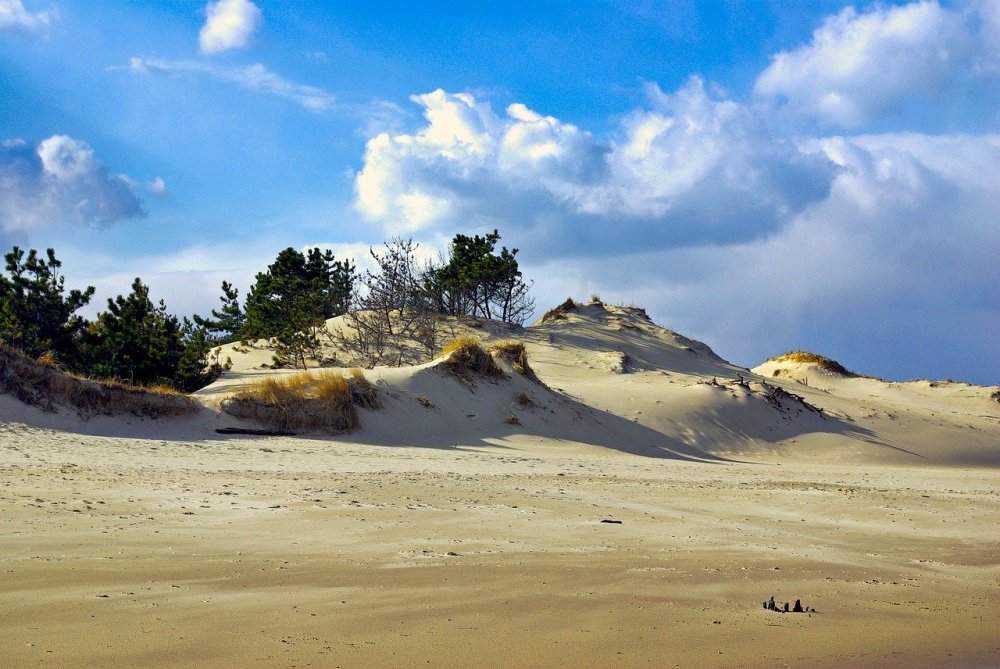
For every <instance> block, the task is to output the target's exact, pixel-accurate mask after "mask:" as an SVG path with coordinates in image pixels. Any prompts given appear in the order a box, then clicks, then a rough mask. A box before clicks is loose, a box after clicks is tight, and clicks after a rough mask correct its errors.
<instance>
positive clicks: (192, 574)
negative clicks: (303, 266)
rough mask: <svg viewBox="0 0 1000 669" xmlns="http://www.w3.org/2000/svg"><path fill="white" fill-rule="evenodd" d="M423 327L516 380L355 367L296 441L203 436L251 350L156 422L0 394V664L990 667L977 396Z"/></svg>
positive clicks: (258, 355)
mask: <svg viewBox="0 0 1000 669" xmlns="http://www.w3.org/2000/svg"><path fill="white" fill-rule="evenodd" d="M445 325H446V326H447V328H446V329H447V331H448V333H449V334H450V335H459V334H469V333H472V334H475V335H476V336H478V337H479V338H480V339H482V340H483V341H484V342H485V343H489V342H495V341H499V340H510V339H515V340H518V341H522V342H524V344H525V346H526V348H527V352H528V358H529V361H530V364H531V367H532V368H533V369H534V371H535V373H536V374H537V376H538V378H539V380H540V381H541V383H536V382H535V381H533V380H531V379H529V378H527V377H525V376H523V375H521V374H518V373H517V372H516V371H515V370H514V369H513V368H512V367H511V366H510V365H509V364H508V363H506V362H504V361H500V364H501V365H502V366H503V367H504V370H505V372H506V375H505V377H504V378H501V379H486V378H481V379H471V380H470V379H465V380H463V379H459V378H456V377H455V376H454V375H452V374H449V373H447V372H446V371H445V370H444V369H443V368H442V361H441V360H440V359H438V360H436V361H431V362H428V363H425V364H422V365H418V366H415V367H406V368H384V367H376V368H374V369H371V370H366V371H365V375H366V377H367V378H368V379H369V380H370V381H372V382H373V383H374V384H375V385H376V387H377V388H378V390H379V395H380V397H381V399H382V407H381V408H379V409H362V410H359V414H360V418H361V427H360V429H358V430H355V431H354V432H351V433H348V434H338V435H330V434H323V433H318V432H313V433H306V434H300V435H297V436H295V437H247V436H226V435H220V434H217V433H216V432H215V430H216V428H219V427H225V426H244V427H252V426H253V424H252V423H250V422H248V421H241V420H238V419H235V418H233V417H232V416H228V415H226V414H225V413H222V412H220V411H219V407H220V403H221V402H222V400H224V399H225V398H226V397H227V396H228V395H230V394H231V393H233V392H234V391H236V390H237V389H239V388H240V387H241V386H242V385H244V384H247V383H250V382H252V381H253V380H255V379H259V378H263V377H266V376H270V375H287V374H290V373H292V372H290V371H289V370H272V369H268V368H265V367H263V365H266V364H269V363H270V359H271V352H270V350H269V349H268V347H267V346H266V342H257V343H256V344H255V345H254V346H252V347H243V346H238V345H237V346H232V345H229V346H227V347H225V350H224V354H225V355H228V356H230V357H231V358H232V360H233V363H234V364H233V369H232V370H231V371H229V372H227V373H226V374H225V375H224V377H223V378H221V379H220V380H219V381H217V382H216V383H214V384H212V385H211V386H209V387H208V388H206V389H204V390H202V391H200V392H199V393H197V395H196V397H197V399H198V400H199V401H200V402H201V403H202V404H203V405H204V410H202V411H201V412H199V413H197V414H196V415H193V416H189V417H184V418H178V419H172V420H170V421H163V420H148V419H147V420H140V419H137V418H129V419H125V418H120V417H119V418H111V417H94V418H89V419H84V418H81V417H79V416H77V415H76V414H75V413H74V412H73V411H72V410H70V409H68V408H66V409H63V410H61V411H60V412H58V413H54V414H53V413H43V412H41V411H39V410H38V409H35V408H32V407H27V406H25V405H22V404H20V403H19V402H17V401H16V400H14V399H13V398H11V397H9V396H0V412H2V413H0V416H2V420H3V422H0V472H2V475H0V508H2V509H3V513H2V514H0V528H2V529H0V537H2V539H3V541H2V542H0V562H2V566H3V571H4V575H5V578H4V586H3V588H2V589H0V604H2V607H0V664H3V665H4V666H28V665H31V666H34V665H37V664H41V665H42V666H80V665H85V666H110V665H115V666H119V665H125V666H140V665H151V664H155V665H167V666H237V665H243V666H246V665H248V664H252V665H261V666H352V667H356V666H389V665H393V666H417V665H421V666H427V664H428V663H429V664H430V665H431V666H537V667H548V666H567V667H569V666H574V667H576V666H594V667H598V666H601V667H604V666H692V665H703V666H732V667H737V666H768V667H773V666H783V665H788V666H793V665H819V666H843V665H845V664H852V663H853V664H856V665H860V666H868V665H879V666H898V667H904V666H907V667H908V666H956V667H967V666H1000V640H998V637H997V635H996V629H1000V610H998V608H997V603H998V602H1000V587H998V585H997V584H998V582H1000V558H998V555H1000V533H998V526H997V523H996V518H997V517H1000V492H998V491H1000V485H998V484H1000V476H998V470H997V467H998V465H1000V403H998V402H997V401H996V399H995V396H994V394H995V393H996V391H997V389H996V388H983V387H978V386H972V385H968V384H961V383H946V382H942V383H932V382H929V381H914V382H908V383H891V382H886V381H882V380H878V379H874V378H868V377H864V376H853V375H844V374H839V373H831V372H830V371H828V370H827V369H824V367H823V366H822V365H819V364H817V363H813V362H801V361H795V360H772V361H768V362H765V363H763V364H762V365H760V366H758V367H756V368H754V369H753V370H748V369H743V368H740V367H738V366H735V365H732V364H730V363H728V362H726V361H725V360H723V359H721V358H720V357H718V356H717V355H716V354H715V353H714V352H713V351H712V350H711V349H710V348H709V347H708V346H706V345H705V344H703V343H701V342H697V341H694V340H691V339H688V338H685V337H683V336H682V335H679V334H677V333H675V332H672V331H670V330H667V329H665V328H661V327H659V326H657V325H655V324H654V323H652V322H651V321H650V320H649V319H648V318H647V317H646V315H645V314H644V313H643V312H642V311H641V310H639V309H635V308H625V307H612V306H606V305H601V304H589V305H576V306H575V307H573V308H567V309H561V310H557V311H556V313H554V314H553V315H552V316H550V317H549V318H548V319H546V320H545V321H544V322H539V323H536V324H534V325H532V326H530V327H527V328H523V329H516V328H515V329H512V328H508V327H504V326H498V325H495V324H488V323H487V324H484V323H475V322H459V321H452V322H449V323H446V324H445ZM328 327H329V328H331V329H336V328H338V327H343V324H342V323H341V322H339V321H337V320H336V319H335V320H334V321H331V322H330V323H329V324H328ZM443 329H444V328H443ZM328 353H329V356H330V357H336V358H337V359H338V360H339V361H340V362H341V364H344V365H348V366H349V365H350V363H351V361H350V360H349V356H347V354H346V352H344V351H339V350H334V349H333V348H331V350H330V351H328ZM602 521H620V523H609V522H602ZM772 595H773V596H775V597H776V599H777V600H778V601H779V602H784V601H789V602H794V600H795V599H799V598H801V600H802V603H803V604H804V605H805V606H806V607H808V608H815V609H816V612H815V613H814V614H780V613H773V612H769V611H766V610H764V609H763V607H762V606H761V602H762V601H764V600H766V599H767V598H768V597H770V596H772Z"/></svg>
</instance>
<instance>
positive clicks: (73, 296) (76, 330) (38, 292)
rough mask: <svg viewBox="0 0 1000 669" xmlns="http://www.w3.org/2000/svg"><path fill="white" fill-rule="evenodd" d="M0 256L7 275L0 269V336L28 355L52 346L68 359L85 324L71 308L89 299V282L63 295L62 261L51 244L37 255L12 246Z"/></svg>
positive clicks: (71, 355)
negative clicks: (85, 286) (42, 255)
mask: <svg viewBox="0 0 1000 669" xmlns="http://www.w3.org/2000/svg"><path fill="white" fill-rule="evenodd" d="M4 258H5V260H6V269H7V273H8V274H9V277H8V276H4V275H2V274H0V341H2V342H3V343H4V344H6V345H7V346H9V347H12V348H15V349H18V350H20V351H21V352H22V353H24V354H25V355H28V356H31V357H33V358H34V357H38V356H40V355H42V354H43V353H46V352H51V353H54V354H55V355H56V356H57V358H59V359H61V360H62V361H63V362H69V361H70V360H71V359H72V358H74V357H75V356H76V350H75V349H76V344H77V342H76V339H77V337H78V335H79V334H80V332H81V330H82V329H83V328H84V326H85V325H86V322H85V321H84V320H83V319H82V318H80V317H79V316H76V315H74V314H75V312H76V311H77V310H79V309H80V308H82V307H84V306H86V305H87V304H88V303H89V302H90V298H91V297H92V296H93V295H94V287H93V286H89V287H87V288H86V289H85V290H76V289H73V290H70V291H69V294H68V295H67V294H66V287H65V283H66V280H65V278H64V277H62V276H61V275H60V274H59V268H60V267H62V263H61V262H60V261H59V260H57V259H56V256H55V252H54V251H53V250H52V249H48V250H47V251H46V255H45V257H44V258H42V257H41V256H40V255H39V254H38V252H37V251H35V250H34V249H32V250H30V251H29V252H28V254H27V256H25V253H24V251H23V250H21V249H20V248H18V247H17V246H15V247H14V248H13V250H12V251H11V252H10V253H8V254H6V255H5V256H4Z"/></svg>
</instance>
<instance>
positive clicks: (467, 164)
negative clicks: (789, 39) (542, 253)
mask: <svg viewBox="0 0 1000 669" xmlns="http://www.w3.org/2000/svg"><path fill="white" fill-rule="evenodd" d="M649 93H650V98H651V106H652V108H651V109H647V110H637V111H635V112H634V113H632V114H631V115H629V116H628V117H627V118H626V119H625V120H624V122H623V124H622V126H621V129H620V132H619V137H618V138H617V139H615V140H614V141H610V142H602V141H599V140H597V139H595V138H594V137H593V136H592V135H591V134H590V133H589V132H586V131H584V130H581V129H580V128H578V127H576V126H575V125H572V124H569V123H564V122H562V121H560V120H559V119H557V118H554V117H552V116H545V115H542V114H539V113H537V112H535V111H533V110H531V109H529V108H528V107H527V106H525V105H523V104H519V103H515V104H512V105H510V106H508V107H507V110H506V116H505V117H500V116H499V115H497V114H496V113H495V112H494V111H493V110H492V108H491V106H490V105H489V103H486V102H481V101H479V100H477V99H476V98H475V97H474V96H472V95H471V94H468V93H458V94H451V93H446V92H444V91H442V90H437V91H434V92H432V93H428V94H426V95H418V96H413V98H412V100H413V101H414V102H416V103H418V104H420V105H422V106H423V107H424V117H425V119H426V124H425V125H424V126H423V127H422V128H420V129H419V130H418V131H417V132H416V133H414V134H397V135H390V134H388V133H383V134H380V135H378V136H377V137H374V138H372V139H371V140H370V141H369V142H368V145H367V148H366V151H365V156H364V166H363V168H362V169H361V170H360V172H359V173H358V174H357V175H356V177H355V184H354V185H355V194H356V198H355V207H356V209H357V210H358V212H359V213H361V214H362V216H364V217H365V218H366V219H367V220H369V221H371V222H374V223H378V224H380V225H382V226H383V227H384V228H385V229H386V230H387V231H389V232H391V233H396V232H407V233H411V234H412V233H418V232H420V233H425V232H433V231H441V230H452V229H455V228H456V227H464V228H468V227H469V226H470V225H471V226H479V227H493V226H498V227H501V228H506V229H509V228H511V227H521V228H531V227H538V228H540V227H543V226H539V225H536V224H540V223H544V224H545V226H544V227H546V229H547V231H548V233H549V234H550V236H551V240H550V241H551V243H553V244H560V245H563V246H566V245H567V244H569V245H572V244H573V240H577V241H578V242H579V243H578V244H577V246H576V248H582V247H584V246H586V244H587V242H588V241H593V240H592V239H588V238H587V236H588V235H587V232H588V229H596V227H602V226H604V225H609V224H615V225H616V226H617V227H618V230H617V236H616V239H617V240H618V241H619V242H620V243H626V244H627V243H632V242H635V241H636V240H637V239H641V240H642V241H641V243H642V244H644V245H653V246H663V245H679V244H698V243H706V242H714V241H720V240H722V239H732V238H738V239H749V238H753V237H756V236H759V235H762V234H767V233H768V232H770V231H773V230H775V229H777V228H779V227H780V226H781V225H783V224H784V223H785V222H787V221H788V220H790V217H791V216H792V215H794V214H795V213H796V212H798V211H800V210H802V208H803V207H805V206H807V205H808V204H809V203H811V202H815V201H818V200H819V199H821V198H822V197H824V196H825V194H826V191H827V188H828V187H829V184H830V181H831V179H832V177H833V174H834V166H833V164H832V163H831V162H830V161H829V160H827V159H825V158H824V157H822V156H821V155H819V154H809V153H804V152H802V151H800V150H799V149H798V148H797V147H795V146H794V145H792V144H791V143H789V142H787V141H784V140H781V139H779V138H777V137H775V136H774V135H772V134H771V133H770V132H769V131H768V130H767V129H766V128H765V127H764V126H763V125H762V124H760V123H758V122H757V121H756V120H755V118H754V117H753V115H752V114H751V113H750V112H749V111H748V110H747V109H746V108H745V107H743V106H741V105H739V104H737V103H735V102H733V101H729V100H715V99H712V98H711V97H710V96H709V94H708V92H707V91H706V90H705V86H704V84H703V83H702V81H701V80H700V79H698V78H693V79H691V81H689V82H688V83H687V84H686V85H685V86H684V87H682V88H681V89H680V90H678V91H677V92H675V93H673V94H665V93H663V92H662V91H660V90H659V89H658V88H656V87H655V86H652V87H650V89H649ZM588 221H589V223H588Z"/></svg>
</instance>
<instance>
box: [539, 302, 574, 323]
mask: <svg viewBox="0 0 1000 669" xmlns="http://www.w3.org/2000/svg"><path fill="white" fill-rule="evenodd" d="M578 308H579V305H577V303H576V302H574V301H573V298H572V297H567V298H566V301H565V302H563V303H562V304H560V305H559V306H557V307H553V308H552V309H549V310H548V311H546V312H545V314H544V315H542V323H548V322H549V321H562V320H566V315H567V314H571V313H573V312H574V311H576V310H577V309H578Z"/></svg>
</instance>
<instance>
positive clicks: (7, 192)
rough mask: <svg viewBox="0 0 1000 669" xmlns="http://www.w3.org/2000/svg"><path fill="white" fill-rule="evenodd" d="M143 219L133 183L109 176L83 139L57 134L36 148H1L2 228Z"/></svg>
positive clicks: (16, 144) (15, 144) (14, 144)
mask: <svg viewBox="0 0 1000 669" xmlns="http://www.w3.org/2000/svg"><path fill="white" fill-rule="evenodd" d="M143 215H145V211H144V209H143V203H142V200H141V199H140V198H139V197H138V195H137V194H136V192H135V187H134V184H133V182H132V180H131V179H129V178H128V177H126V176H123V175H116V174H111V173H109V172H108V169H107V168H106V167H105V166H104V165H102V164H101V163H100V161H98V160H97V159H96V158H95V157H94V151H93V149H92V148H91V147H90V146H89V145H88V144H87V143H86V142H82V141H80V140H76V139H73V138H72V137H67V136H65V135H53V136H52V137H49V138H48V139H45V140H43V141H41V142H40V143H39V144H38V145H36V146H33V145H30V144H28V143H27V142H25V141H23V140H19V139H17V140H8V141H5V142H3V143H2V144H0V228H2V229H3V230H4V231H7V232H11V231H27V230H31V229H34V228H37V227H40V226H43V225H47V224H52V223H60V222H69V223H75V224H78V225H85V226H90V227H107V226H109V225H112V224H113V223H116V222H118V221H120V220H123V219H127V218H134V217H138V216H143Z"/></svg>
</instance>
